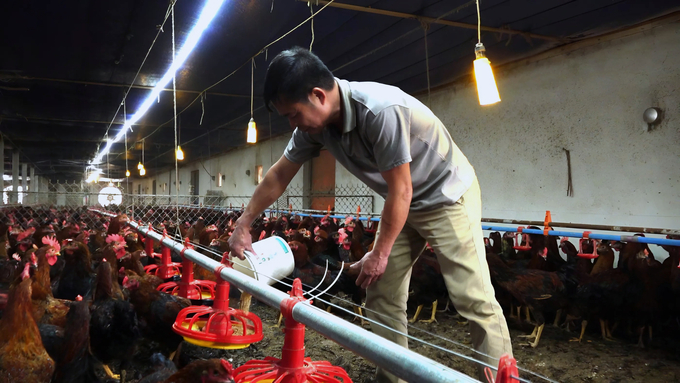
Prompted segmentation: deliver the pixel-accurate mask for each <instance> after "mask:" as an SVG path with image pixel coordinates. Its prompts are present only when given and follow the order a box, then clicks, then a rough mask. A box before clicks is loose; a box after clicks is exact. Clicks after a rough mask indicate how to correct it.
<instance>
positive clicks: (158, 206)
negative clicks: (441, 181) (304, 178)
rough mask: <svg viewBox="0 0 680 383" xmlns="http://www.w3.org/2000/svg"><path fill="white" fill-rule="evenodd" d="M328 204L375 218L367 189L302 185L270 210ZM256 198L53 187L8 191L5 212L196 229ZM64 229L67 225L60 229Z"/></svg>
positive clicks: (23, 219) (22, 218) (26, 217)
mask: <svg viewBox="0 0 680 383" xmlns="http://www.w3.org/2000/svg"><path fill="white" fill-rule="evenodd" d="M320 196H322V197H323V198H325V199H324V201H327V200H328V197H329V196H330V197H332V198H331V201H332V203H333V204H332V205H329V207H330V208H331V211H333V212H334V213H347V214H350V213H354V212H356V211H357V208H359V209H360V210H361V211H362V212H367V213H370V212H373V209H374V206H375V203H374V202H375V201H374V199H375V196H374V194H373V193H372V192H371V191H370V190H369V189H368V187H366V186H365V185H346V186H337V187H336V189H335V191H334V192H331V193H324V194H319V193H316V194H315V193H311V192H309V191H307V190H306V189H305V188H303V187H301V186H297V185H292V186H289V187H288V188H287V189H286V190H285V191H284V193H283V194H282V195H281V196H280V197H279V198H278V199H277V201H276V202H274V203H273V204H272V205H271V206H270V207H269V209H270V210H274V211H291V212H296V211H297V212H299V211H308V210H309V209H310V207H311V204H312V203H313V202H314V200H315V198H319V197H320ZM251 198H252V196H250V195H224V194H222V193H221V192H220V193H219V194H217V193H210V194H206V195H158V194H136V193H127V192H126V191H125V187H124V185H121V184H117V185H115V184H112V183H109V184H108V185H107V184H98V183H84V182H73V183H50V182H43V184H40V185H36V187H35V190H30V188H29V189H28V191H23V190H22V189H19V191H18V192H14V191H13V190H11V188H10V189H9V190H4V191H3V201H2V205H1V206H0V208H2V210H3V211H5V212H9V213H10V214H11V215H12V217H13V218H14V219H15V221H16V222H17V223H22V224H23V225H24V226H27V225H28V222H30V220H32V219H33V220H43V221H44V220H45V219H48V217H50V216H53V215H54V214H50V213H51V212H52V213H53V212H60V213H67V214H68V216H70V217H75V219H74V220H73V221H74V222H73V223H78V224H80V225H84V226H87V227H96V226H97V225H99V220H100V219H99V217H97V216H96V215H95V214H91V213H88V212H87V208H89V207H103V208H105V209H106V210H108V211H111V212H120V213H126V214H127V215H128V216H129V217H130V218H132V219H134V220H138V221H142V222H145V223H150V224H153V225H154V226H156V225H160V224H169V223H172V224H175V223H179V224H182V225H191V224H193V223H194V222H196V220H198V219H199V218H203V219H204V220H205V222H206V224H213V223H217V222H219V220H220V219H221V218H222V217H225V216H226V215H227V214H228V213H229V212H231V211H234V210H241V209H244V208H245V206H246V205H248V203H249V202H250V199H251ZM60 224H61V223H60Z"/></svg>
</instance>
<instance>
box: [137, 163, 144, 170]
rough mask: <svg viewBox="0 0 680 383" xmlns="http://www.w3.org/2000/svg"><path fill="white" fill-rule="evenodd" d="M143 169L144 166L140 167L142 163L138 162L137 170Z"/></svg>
mask: <svg viewBox="0 0 680 383" xmlns="http://www.w3.org/2000/svg"><path fill="white" fill-rule="evenodd" d="M143 167H144V165H142V161H139V163H138V164H137V169H139V170H142V168H143Z"/></svg>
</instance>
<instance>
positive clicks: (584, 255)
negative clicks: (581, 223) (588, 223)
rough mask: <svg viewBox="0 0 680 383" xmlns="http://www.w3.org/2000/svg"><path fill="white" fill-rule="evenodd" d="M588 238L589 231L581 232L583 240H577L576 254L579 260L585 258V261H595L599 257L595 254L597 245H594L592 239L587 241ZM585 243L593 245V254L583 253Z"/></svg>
mask: <svg viewBox="0 0 680 383" xmlns="http://www.w3.org/2000/svg"><path fill="white" fill-rule="evenodd" d="M589 237H590V232H589V231H584V232H583V238H581V239H579V240H578V254H576V255H577V256H578V257H579V258H585V259H595V258H597V257H599V255H598V254H597V243H595V240H594V239H589ZM587 241H590V242H591V243H592V244H593V252H592V253H586V252H585V251H583V246H584V245H585V243H586V242H587Z"/></svg>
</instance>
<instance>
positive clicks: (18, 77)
mask: <svg viewBox="0 0 680 383" xmlns="http://www.w3.org/2000/svg"><path fill="white" fill-rule="evenodd" d="M0 79H2V80H13V79H16V80H27V81H42V82H59V83H64V84H78V85H94V86H107V87H114V88H128V87H130V88H133V89H146V90H152V89H153V88H154V87H153V86H148V85H132V86H130V85H126V84H115V83H110V82H96V81H81V80H66V79H59V78H47V77H31V76H16V75H14V76H12V75H0ZM7 90H24V91H27V90H29V89H28V88H11V89H7ZM162 91H163V92H172V88H163V90H162ZM177 93H189V94H201V93H202V91H198V90H188V89H177ZM206 94H207V95H210V96H222V97H239V98H248V99H249V98H250V95H249V94H234V93H219V92H206ZM255 97H256V98H261V96H255Z"/></svg>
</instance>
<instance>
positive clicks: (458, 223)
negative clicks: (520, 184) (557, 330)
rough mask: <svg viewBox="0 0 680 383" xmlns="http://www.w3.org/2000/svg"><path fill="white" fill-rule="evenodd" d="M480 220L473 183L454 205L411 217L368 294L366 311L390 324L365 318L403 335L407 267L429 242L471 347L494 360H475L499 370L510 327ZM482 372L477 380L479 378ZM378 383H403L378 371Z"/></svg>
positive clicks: (388, 334) (392, 336)
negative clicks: (466, 327) (466, 326)
mask: <svg viewBox="0 0 680 383" xmlns="http://www.w3.org/2000/svg"><path fill="white" fill-rule="evenodd" d="M481 218H482V203H481V194H480V190H479V184H478V183H477V180H476V179H475V181H474V183H473V185H472V186H471V187H470V189H469V190H468V191H467V192H466V193H465V194H464V195H463V197H461V199H460V200H459V201H458V202H457V203H456V204H454V205H452V206H445V207H442V208H439V209H436V210H433V211H427V212H410V213H409V215H408V218H407V220H406V225H404V228H403V230H402V231H401V233H400V234H399V236H398V237H397V239H396V241H395V243H394V246H393V247H392V252H391V253H390V258H389V261H388V263H387V268H386V270H385V274H384V275H383V277H382V279H381V280H380V281H378V282H375V283H374V284H372V285H371V286H369V288H368V290H367V292H366V307H367V308H368V309H370V310H374V311H376V312H378V313H380V314H383V315H386V316H387V317H389V318H393V319H392V320H390V319H388V318H385V317H383V316H379V315H376V314H374V313H372V312H370V311H368V310H367V315H368V317H369V318H371V319H373V320H375V321H377V322H379V323H382V324H384V325H386V326H389V327H392V328H394V329H396V330H397V331H400V332H402V333H406V332H407V328H406V323H407V319H406V302H407V300H408V289H409V280H410V277H411V267H412V266H413V264H414V263H415V261H416V260H417V258H418V256H420V254H421V253H422V252H423V250H424V249H425V245H426V243H429V244H430V246H432V249H433V250H434V251H435V253H436V254H437V259H438V261H439V263H440V265H441V270H442V274H443V276H444V281H445V282H446V287H447V289H448V291H449V297H450V298H451V301H452V302H453V305H454V306H455V308H456V310H457V311H458V313H460V315H462V316H463V317H465V318H466V319H467V320H468V321H469V323H470V335H471V337H472V345H473V347H474V348H475V350H477V351H479V352H481V353H484V354H486V355H490V356H491V357H493V358H495V359H489V358H485V357H481V356H479V357H478V359H480V360H482V361H484V362H486V363H488V364H490V365H493V366H497V365H498V358H499V357H500V356H501V355H502V354H504V353H509V354H510V355H512V345H511V344H510V334H509V332H508V326H507V323H506V322H505V317H504V316H503V310H502V309H501V307H500V305H499V304H498V302H497V301H496V298H495V295H494V289H493V286H492V285H491V278H490V276H489V267H488V265H487V262H486V252H485V249H484V240H483V235H482V227H481ZM379 232H380V230H379V228H378V234H379ZM372 330H373V332H374V333H376V334H378V335H380V336H382V337H384V338H386V339H389V340H391V341H393V342H395V343H397V344H399V345H401V346H403V347H408V339H407V338H406V337H405V336H404V335H400V334H397V333H395V332H393V331H390V330H387V329H384V328H382V327H380V326H377V325H372ZM481 371H482V370H481V369H480V379H481V378H482V377H483V375H481ZM494 372H495V371H494ZM482 380H483V381H486V379H482ZM377 381H378V382H380V383H383V382H404V381H403V380H401V379H398V378H397V377H395V376H394V375H392V374H390V373H388V372H386V371H384V370H382V369H380V368H378V374H377Z"/></svg>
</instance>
